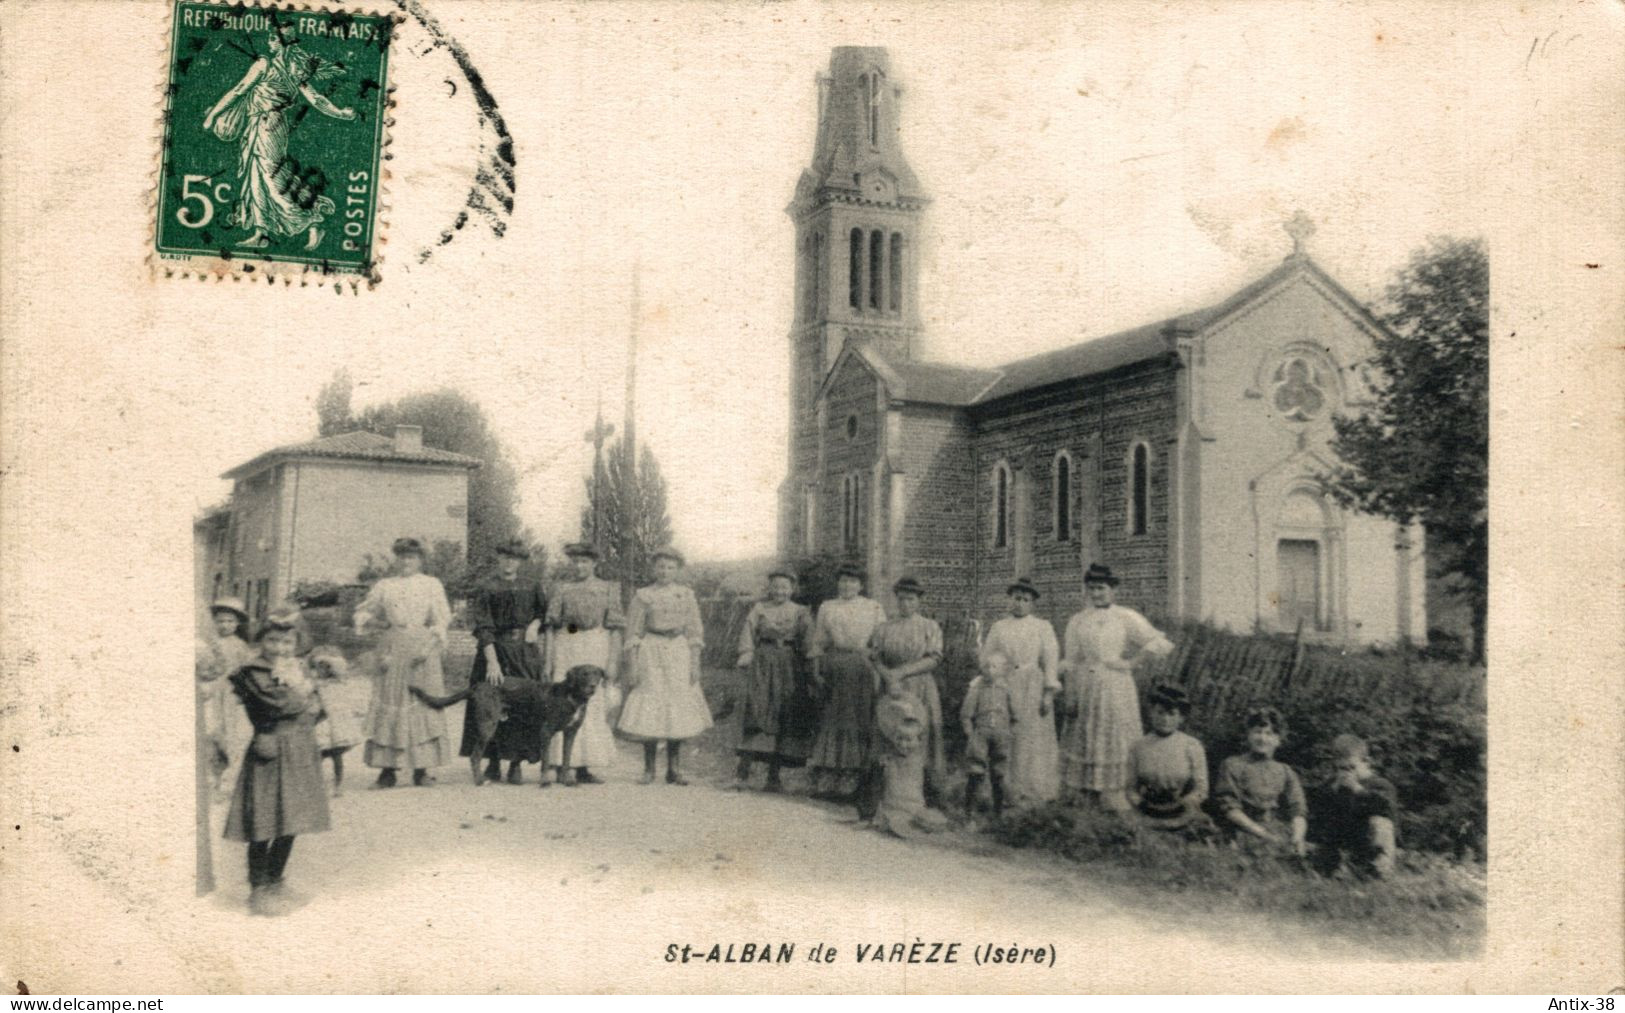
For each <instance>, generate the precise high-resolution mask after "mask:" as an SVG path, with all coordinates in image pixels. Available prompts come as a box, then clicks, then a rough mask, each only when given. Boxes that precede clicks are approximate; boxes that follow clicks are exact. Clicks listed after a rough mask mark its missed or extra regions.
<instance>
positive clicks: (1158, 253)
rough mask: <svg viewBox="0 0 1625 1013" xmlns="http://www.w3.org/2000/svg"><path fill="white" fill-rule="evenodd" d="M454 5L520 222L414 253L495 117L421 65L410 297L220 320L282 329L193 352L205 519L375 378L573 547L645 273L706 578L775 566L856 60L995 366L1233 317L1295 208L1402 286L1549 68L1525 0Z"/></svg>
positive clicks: (260, 296) (931, 256)
mask: <svg viewBox="0 0 1625 1013" xmlns="http://www.w3.org/2000/svg"><path fill="white" fill-rule="evenodd" d="M434 9H435V10H436V11H438V12H440V16H441V19H442V22H443V24H444V26H445V27H446V29H447V30H448V31H449V32H451V33H453V34H454V35H455V36H456V37H457V38H458V39H459V41H460V42H461V44H462V45H463V47H464V49H465V50H466V51H467V53H468V54H469V57H470V59H471V61H472V62H473V63H474V64H475V65H476V66H478V67H479V68H480V69H481V72H482V74H483V76H484V78H485V83H486V84H487V86H488V87H489V89H490V92H491V94H492V95H493V96H494V97H495V99H496V101H497V102H498V104H499V106H500V108H501V110H502V112H503V114H504V116H505V117H506V119H507V126H508V129H509V130H510V131H511V133H512V134H513V136H514V139H515V150H516V155H517V163H518V164H517V171H516V180H517V192H516V200H515V208H514V215H513V218H512V220H511V222H510V223H509V225H508V228H507V230H506V233H505V235H504V236H503V237H502V238H501V239H497V238H495V237H493V236H491V235H490V234H489V233H488V232H482V231H480V230H479V229H478V228H477V227H475V226H470V227H468V228H467V229H465V230H464V231H463V232H462V233H460V234H459V235H458V236H457V238H456V240H455V241H454V242H452V243H450V244H448V245H446V246H444V247H442V248H440V249H438V250H437V251H436V252H435V254H434V256H433V258H432V259H431V260H429V261H428V262H426V263H417V262H415V260H414V258H412V257H411V256H409V255H408V254H409V251H411V250H413V249H415V248H416V247H415V246H414V242H415V238H414V237H421V236H427V235H431V234H432V233H433V232H434V231H435V230H437V229H439V228H441V227H443V226H444V224H445V220H446V218H447V217H448V216H449V213H450V211H449V209H454V208H455V201H456V200H457V199H458V198H459V197H460V194H461V192H462V189H463V188H466V181H465V175H466V165H467V159H466V157H464V156H462V155H460V154H459V153H458V152H457V151H456V150H451V149H453V148H454V147H455V146H451V147H450V148H448V146H446V145H444V143H443V140H442V139H443V137H444V136H446V135H447V134H452V135H459V136H461V135H460V134H459V133H458V132H459V131H462V133H463V134H466V135H467V136H470V137H472V136H474V134H475V132H476V131H477V123H476V120H475V117H474V113H473V109H472V106H469V105H464V104H460V103H462V102H463V99H462V98H460V97H459V98H452V99H447V100H445V101H431V99H430V98H429V96H431V95H435V96H438V95H443V94H444V93H445V91H446V84H445V83H443V82H442V81H441V78H445V79H447V80H450V79H451V77H452V76H453V74H452V73H451V68H450V64H449V62H446V61H444V59H443V58H441V57H438V56H437V55H435V54H432V53H429V54H425V55H423V56H422V57H421V58H419V57H417V56H415V55H413V54H412V53H410V52H403V53H401V54H400V57H399V59H398V60H397V66H396V68H395V70H393V71H392V73H394V74H395V79H396V83H397V87H398V95H399V96H400V99H399V108H398V109H397V110H396V114H395V116H396V125H395V127H394V130H393V137H392V148H391V150H392V152H393V153H394V156H395V157H394V159H393V165H394V171H395V173H396V179H395V181H394V184H393V185H392V188H391V192H390V198H391V201H392V212H391V215H392V217H391V221H390V225H389V230H390V231H389V234H390V237H391V243H392V244H394V245H393V246H392V247H390V248H388V249H389V250H390V251H391V252H389V253H387V255H386V257H385V262H384V265H383V273H384V275H385V281H384V283H383V284H382V285H380V286H379V287H378V288H377V289H376V290H375V291H372V292H364V293H361V294H360V295H358V296H345V297H337V296H332V295H323V296H315V297H310V296H306V295H305V294H304V293H300V292H297V291H296V292H291V293H284V292H269V293H267V292H259V291H256V292H253V293H252V294H251V295H249V296H248V297H247V298H243V297H240V296H239V297H234V298H231V299H221V300H219V301H217V302H216V303H215V304H214V305H212V306H211V305H208V304H207V301H206V300H205V301H204V305H202V306H199V305H198V300H195V299H194V300H193V301H192V303H191V304H190V306H189V309H190V311H191V312H193V313H202V314H203V315H204V318H205V319H211V318H212V320H213V321H214V324H215V325H216V326H221V327H228V328H236V329H238V330H240V331H243V332H245V333H246V334H247V335H249V336H250V338H252V336H253V335H256V334H257V335H260V336H261V340H258V341H254V340H249V341H247V342H245V343H243V344H241V345H228V344H225V343H219V342H209V341H206V340H204V339H202V338H199V339H198V340H197V341H196V342H194V348H195V349H196V350H197V352H198V353H199V354H200V355H201V356H202V357H203V360H204V365H205V367H206V370H209V371H212V372H210V373H209V375H212V376H214V377H215V378H217V381H218V382H214V383H205V384H203V385H201V386H199V387H197V388H195V389H193V390H192V391H191V395H192V396H194V397H196V398H197V408H198V411H199V412H200V413H201V415H202V417H203V418H206V419H213V420H216V422H217V424H215V425H204V426H200V427H198V430H197V432H196V439H195V441H194V445H193V446H191V447H190V448H189V450H188V453H187V455H186V460H185V461H183V462H179V463H177V465H176V467H177V469H179V473H182V474H185V473H190V474H191V476H192V478H191V480H192V481H193V482H194V483H195V488H196V497H195V498H196V503H197V505H198V506H199V507H202V506H204V505H207V504H210V503H214V502H218V501H220V500H221V499H222V498H223V497H224V496H225V494H226V493H227V492H228V491H229V489H228V486H227V484H226V483H224V482H222V481H220V480H219V479H218V478H217V477H216V476H217V475H218V474H219V473H220V472H222V471H225V470H226V469H227V468H229V467H231V466H232V465H234V464H237V463H239V462H241V461H243V460H246V459H247V458H249V457H251V456H253V455H255V454H257V453H259V452H260V451H262V450H264V449H267V448H268V447H270V446H274V445H277V444H281V443H286V442H295V441H299V440H303V439H307V438H310V437H311V436H313V435H314V428H315V414H314V408H313V405H314V400H315V397H316V394H317V392H318V390H319V389H320V387H321V385H322V384H323V382H325V381H326V380H327V379H328V377H329V376H331V375H332V373H333V371H334V370H336V369H338V368H340V367H344V368H347V369H348V370H349V371H350V373H351V374H352V376H353V377H354V378H355V379H356V381H357V383H358V387H357V390H356V406H357V407H358V408H360V407H364V406H366V405H367V404H371V403H374V402H377V401H382V400H387V399H390V398H394V397H397V396H400V395H402V394H405V393H408V392H410V391H413V390H419V389H425V388H429V387H433V386H438V385H441V384H451V385H454V386H457V387H460V388H462V389H463V390H465V391H466V392H467V393H468V394H470V395H471V396H473V397H474V398H475V399H476V400H478V401H479V402H480V403H481V405H482V406H483V407H484V408H485V410H486V412H487V414H488V415H489V417H490V419H491V422H492V424H493V426H494V428H495V430H496V431H497V433H498V435H499V436H500V437H501V438H502V439H503V441H504V442H505V443H506V445H507V447H508V448H509V452H510V455H511V458H512V460H513V462H514V464H515V465H516V466H517V467H518V468H519V470H520V472H521V475H522V479H521V496H522V503H521V508H520V514H521V518H522V520H523V521H524V522H525V523H526V524H528V525H529V526H530V527H531V529H532V531H533V532H534V533H535V534H536V535H537V536H538V537H540V538H542V539H544V540H547V541H549V542H552V543H557V542H562V541H564V540H567V539H569V538H571V537H573V536H574V534H575V526H576V524H577V519H578V517H579V510H580V506H581V502H582V498H583V493H582V484H581V480H580V476H581V475H582V474H584V473H585V470H586V468H587V466H588V462H589V455H590V450H589V448H588V445H587V444H586V443H585V441H584V440H583V438H582V437H583V434H584V432H585V431H586V430H587V429H588V428H589V427H590V425H591V421H592V417H593V413H594V411H595V410H596V408H597V406H598V405H599V404H600V403H601V404H602V406H603V410H604V412H605V414H606V415H607V416H608V417H609V418H610V420H611V421H613V422H615V423H616V424H617V425H619V422H620V418H621V413H622V408H623V400H622V390H623V376H624V373H623V370H624V366H625V347H626V338H627V333H628V330H629V327H630V326H631V316H632V314H631V308H630V294H631V286H632V276H633V271H634V264H637V265H639V273H640V279H641V291H642V300H641V313H640V315H639V319H638V330H639V333H640V336H641V337H640V342H641V344H640V353H639V355H640V361H639V378H640V387H639V398H638V404H637V417H638V426H639V435H640V439H641V440H642V441H644V442H646V443H647V445H648V446H650V447H651V448H652V449H653V450H654V452H655V454H656V455H657V457H658V458H659V461H660V464H661V468H662V470H663V472H664V474H665V476H666V479H667V483H668V491H669V500H670V509H671V514H672V518H673V522H674V526H675V530H676V535H677V541H678V543H679V544H680V545H681V546H683V547H684V548H685V550H686V551H687V552H688V554H689V556H690V558H691V559H729V558H743V557H755V556H762V555H767V554H771V553H772V552H773V550H774V538H775V530H774V529H775V517H776V506H775V503H776V490H777V487H778V483H779V481H780V480H781V478H782V477H783V474H784V467H785V461H784V457H785V443H786V431H787V400H786V388H787V382H788V380H787V377H788V366H789V350H788V337H787V333H788V327H789V322H790V296H791V285H792V280H793V276H794V270H793V267H794V265H793V262H792V253H793V249H794V238H793V230H792V226H791V222H790V220H789V218H788V216H787V215H786V214H785V213H784V209H785V206H786V205H787V203H788V202H789V200H790V197H791V194H792V191H793V188H794V185H795V182H796V179H797V177H798V175H799V173H800V171H801V170H802V168H803V167H804V166H805V165H806V163H807V161H808V159H809V158H810V156H811V153H812V143H813V135H814V129H815V126H816V124H815V115H816V105H815V103H816V91H815V85H814V79H815V75H816V74H818V73H819V72H821V71H824V70H826V69H827V65H828V59H829V50H830V48H831V47H833V46H836V45H884V46H886V47H888V48H889V50H890V52H891V60H892V70H893V77H894V79H895V80H897V81H898V82H899V83H900V84H901V85H902V87H903V88H904V92H903V96H902V104H901V112H900V117H901V132H902V143H903V149H904V151H905V153H906V156H907V157H908V159H909V161H910V163H911V165H912V166H913V168H914V170H915V172H916V174H917V175H918V176H919V178H920V180H921V181H922V183H923V184H924V186H925V188H926V190H927V191H928V192H929V193H930V195H931V196H932V198H933V203H932V204H931V206H930V208H929V210H928V211H927V213H926V216H925V220H924V230H925V231H924V235H923V237H922V247H921V251H922V258H921V272H922V276H921V278H920V281H919V283H920V291H921V306H922V310H923V313H924V316H925V320H926V325H927V333H926V336H925V339H924V350H925V351H924V354H925V356H926V357H927V358H930V359H936V360H946V361H951V362H958V363H964V364H973V365H986V364H996V363H998V362H1001V361H1005V360H1010V359H1014V358H1018V357H1021V356H1024V355H1027V354H1031V353H1034V352H1038V351H1043V350H1046V349H1050V348H1054V347H1057V346H1060V345H1064V344H1068V343H1072V342H1076V341H1081V340H1085V339H1087V338H1090V337H1095V336H1099V335H1103V334H1107V333H1111V332H1112V331H1114V330H1118V329H1121V328H1125V327H1130V326H1135V325H1137V324H1141V323H1145V322H1148V321H1150V320H1155V319H1159V318H1161V317H1164V316H1167V315H1170V314H1172V313H1176V312H1179V311H1181V310H1183V309H1186V308H1191V307H1194V306H1199V305H1202V304H1204V303H1206V302H1209V301H1212V300H1214V299H1216V298H1222V297H1223V296H1224V295H1226V294H1227V293H1228V292H1229V291H1231V290H1233V289H1235V288H1238V287H1240V286H1241V285H1244V284H1246V283H1247V282H1248V281H1250V280H1252V279H1254V278H1256V277H1258V276H1260V275H1262V274H1264V273H1266V272H1267V271H1269V270H1270V269H1272V268H1273V267H1274V266H1275V265H1276V264H1277V263H1278V262H1279V260H1280V258H1281V257H1283V256H1285V255H1286V253H1287V252H1289V250H1290V248H1291V244H1290V240H1289V239H1288V237H1287V236H1286V234H1285V233H1284V232H1283V231H1282V228H1281V226H1282V223H1283V222H1284V221H1285V220H1286V219H1287V218H1288V217H1289V216H1290V215H1291V214H1292V213H1293V212H1294V211H1296V210H1299V209H1302V210H1303V211H1305V212H1306V213H1307V214H1308V215H1309V216H1310V217H1311V218H1312V219H1314V220H1315V222H1316V223H1317V225H1318V231H1317V233H1316V234H1315V236H1314V237H1313V238H1312V240H1311V241H1310V244H1309V250H1310V252H1311V254H1312V255H1313V256H1314V257H1315V258H1316V259H1317V260H1318V261H1319V262H1320V263H1321V264H1322V266H1324V267H1325V268H1326V269H1327V270H1329V271H1330V272H1331V273H1332V275H1333V276H1335V277H1337V278H1338V279H1339V280H1340V281H1341V282H1342V283H1343V284H1344V285H1345V286H1346V287H1347V288H1348V289H1350V291H1352V292H1353V293H1354V294H1355V295H1356V296H1357V297H1359V298H1362V299H1366V300H1371V299H1374V298H1376V297H1377V296H1378V295H1380V293H1381V290H1382V288H1383V285H1384V284H1385V282H1386V280H1387V279H1388V277H1389V276H1390V275H1391V274H1392V272H1393V271H1394V270H1395V269H1396V268H1397V267H1399V266H1400V265H1401V264H1402V263H1403V262H1404V261H1405V259H1406V257H1407V256H1408V255H1409V253H1410V252H1411V251H1412V250H1413V249H1415V248H1416V247H1418V246H1419V245H1420V244H1422V243H1423V242H1424V240H1425V239H1426V237H1427V236H1429V235H1430V234H1455V235H1475V234H1479V233H1480V232H1481V231H1482V230H1483V227H1484V226H1483V223H1484V221H1485V219H1486V217H1487V215H1488V214H1489V211H1488V210H1487V208H1486V200H1487V198H1486V196H1485V189H1484V187H1482V186H1481V185H1480V182H1481V179H1482V177H1483V176H1484V174H1485V173H1486V172H1487V171H1489V170H1490V169H1491V168H1492V167H1494V166H1496V165H1499V164H1502V163H1504V162H1505V161H1506V160H1507V158H1508V157H1509V155H1510V152H1512V151H1513V150H1514V149H1515V148H1516V147H1517V145H1518V144H1519V143H1520V138H1519V137H1517V136H1516V135H1515V133H1514V132H1513V130H1512V128H1511V127H1510V126H1509V127H1504V128H1503V127H1499V126H1497V116H1496V103H1497V101H1498V99H1497V97H1496V96H1497V92H1496V87H1497V86H1498V84H1500V83H1502V82H1504V81H1506V80H1507V79H1508V76H1510V75H1516V74H1518V73H1520V71H1521V72H1523V73H1526V74H1527V73H1528V68H1527V66H1525V64H1526V60H1527V57H1528V54H1529V52H1530V44H1529V40H1530V39H1531V38H1532V37H1533V35H1532V33H1533V29H1532V28H1531V27H1530V26H1528V25H1523V24H1519V23H1517V22H1518V21H1519V20H1520V16H1519V15H1517V14H1516V13H1513V11H1514V9H1513V8H1490V9H1484V8H1479V9H1477V10H1476V12H1475V10H1472V9H1469V8H1466V7H1462V8H1453V7H1449V6H1440V7H1437V8H1435V9H1433V10H1432V11H1431V13H1430V14H1429V16H1428V17H1427V19H1426V20H1425V22H1424V21H1423V20H1422V19H1419V18H1418V17H1417V16H1416V15H1415V14H1414V12H1412V13H1407V12H1406V8H1404V7H1399V6H1384V5H1366V4H1361V5H1315V6H1312V7H1311V6H1307V5H1301V4H1275V3H1253V4H1246V5H1238V6H1228V5H1225V6H1216V7H1215V6H1207V5H1201V4H1189V5H1185V4H1181V5H1175V6H1162V5H1155V4H1127V3H1125V4H1106V5H1089V6H1063V5H1059V4H1056V5H1042V6H1030V7H1010V6H1008V5H954V6H953V7H952V10H951V11H947V10H927V9H925V8H924V7H923V6H914V5H898V6H891V7H879V8H870V7H857V6H852V7H847V6H841V5H829V4H789V3H787V4H782V5H751V6H721V5H715V6H712V5H692V6H678V5H668V4H640V5H636V6H623V5H616V4H606V5H601V6H585V7H568V6H559V7H550V8H547V9H546V14H545V18H544V15H542V14H540V13H538V14H536V16H535V17H524V18H516V17H507V18H495V17H479V16H477V15H476V13H475V11H474V8H472V7H470V6H468V5H459V4H449V5H447V4H442V5H438V6H436V7H435V8H434ZM502 9H503V10H506V8H502ZM530 10H532V11H540V10H541V9H540V8H531V9H530ZM1546 20H1547V21H1548V22H1552V21H1553V20H1554V19H1553V17H1547V19H1546ZM1556 20H1558V21H1560V20H1561V19H1560V18H1556ZM1546 27H1549V25H1547V26H1546ZM1542 31H1543V34H1544V29H1543V30H1542ZM1555 38H1556V41H1555V42H1553V43H1550V44H1553V45H1561V44H1562V36H1561V34H1559V35H1557V36H1556V37H1555ZM408 48H410V47H408ZM437 61H438V62H437ZM460 120H461V121H466V122H461V123H460ZM284 297H285V298H284ZM159 298H160V299H166V300H167V298H168V297H166V296H160V297H159ZM279 299H282V301H281V302H279V301H278V300H279ZM317 299H320V300H322V301H321V302H316V301H315V300H317ZM292 302H297V303H298V305H297V306H296V307H293V308H292V309H289V308H288V304H289V303H292ZM312 307H314V308H312ZM179 309H180V307H179V306H174V305H171V306H163V307H159V308H158V309H157V310H156V312H158V313H159V315H160V317H166V316H168V315H173V314H175V313H177V312H179ZM283 317H287V318H288V319H289V320H291V321H292V324H291V325H290V324H288V323H286V322H284V323H280V324H279V319H281V318H283ZM159 322H160V324H161V323H162V320H160V321H159ZM196 323H197V321H196V320H194V322H193V323H192V324H191V325H190V326H196ZM205 329H207V328H205ZM290 330H292V331H294V332H295V333H290ZM250 404H251V405H252V407H251V408H250V407H249V405H250Z"/></svg>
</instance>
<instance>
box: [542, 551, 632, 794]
mask: <svg viewBox="0 0 1625 1013" xmlns="http://www.w3.org/2000/svg"><path fill="white" fill-rule="evenodd" d="M619 598H620V592H619V591H617V590H616V588H615V585H614V584H611V583H610V582H609V581H607V580H601V579H599V578H597V577H591V578H588V579H587V580H574V581H570V582H568V583H565V584H561V585H559V587H558V590H557V591H555V592H554V594H553V597H552V599H551V600H549V601H548V603H547V625H548V627H549V628H550V629H551V630H552V633H553V636H552V641H551V642H552V655H553V656H552V657H551V658H549V659H548V662H547V665H548V669H549V671H551V672H552V677H553V681H554V682H559V681H561V680H563V679H564V677H565V676H567V675H569V674H570V669H572V668H574V667H575V666H577V665H596V666H598V667H599V668H602V669H603V670H604V674H605V676H606V678H608V677H613V676H614V674H615V661H616V659H615V650H614V647H615V644H614V640H615V635H616V634H617V633H619V632H620V629H621V626H622V625H624V623H623V620H622V619H621V609H620V602H619V601H618V599H619ZM609 695H610V684H609V683H608V682H607V681H606V682H605V684H604V685H602V686H599V687H598V691H597V692H596V693H594V694H593V695H592V699H590V700H588V701H587V712H586V714H584V715H583V716H582V718H581V728H580V729H579V730H578V731H577V732H576V738H575V742H573V743H572V744H571V746H570V765H571V766H572V767H587V768H592V767H600V768H602V767H608V766H610V765H612V764H613V763H614V762H615V755H616V754H615V735H614V733H613V731H611V729H610V726H609V711H610V698H609ZM547 762H548V764H549V765H550V766H554V767H557V766H559V765H560V764H562V763H563V762H564V736H562V735H555V736H553V740H552V741H551V742H550V743H548V746H547Z"/></svg>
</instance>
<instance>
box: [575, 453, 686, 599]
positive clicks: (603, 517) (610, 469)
mask: <svg viewBox="0 0 1625 1013" xmlns="http://www.w3.org/2000/svg"><path fill="white" fill-rule="evenodd" d="M601 475H602V480H601V481H598V482H594V481H593V480H592V479H591V478H590V477H589V478H588V479H587V505H586V507H585V508H583V509H582V511H581V538H582V540H583V541H588V542H593V543H594V544H595V545H596V547H597V549H598V552H599V555H600V557H601V558H600V560H599V565H598V572H599V575H600V576H602V577H604V578H605V579H606V580H621V579H627V580H630V581H631V582H632V583H633V584H634V585H641V584H645V583H648V581H649V580H650V579H651V578H652V576H653V570H652V568H651V566H650V559H649V557H650V555H652V554H653V553H654V551H655V550H656V549H658V548H660V547H661V546H662V545H667V544H669V543H670V542H671V516H670V515H669V514H667V512H666V480H665V479H664V478H662V477H661V475H660V465H659V463H658V462H656V461H655V455H654V453H653V452H651V451H650V450H649V448H648V446H647V445H645V446H644V447H643V448H642V450H641V452H640V453H639V454H638V466H637V470H636V474H629V469H628V468H627V466H626V455H625V454H624V453H622V451H621V441H620V440H619V439H616V440H615V441H614V442H612V443H610V444H609V445H608V446H607V447H606V448H605V450H604V463H603V468H602V471H601ZM595 506H596V507H597V509H596V510H595V509H594V507H595ZM595 514H596V516H597V517H598V519H599V521H600V525H601V526H600V528H599V530H598V532H597V538H596V540H595V539H594V537H593V518H594V516H595ZM628 534H630V536H631V546H632V552H631V558H630V559H629V560H623V559H622V552H623V550H622V544H623V540H624V539H625V537H626V536H627V535H628Z"/></svg>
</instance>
